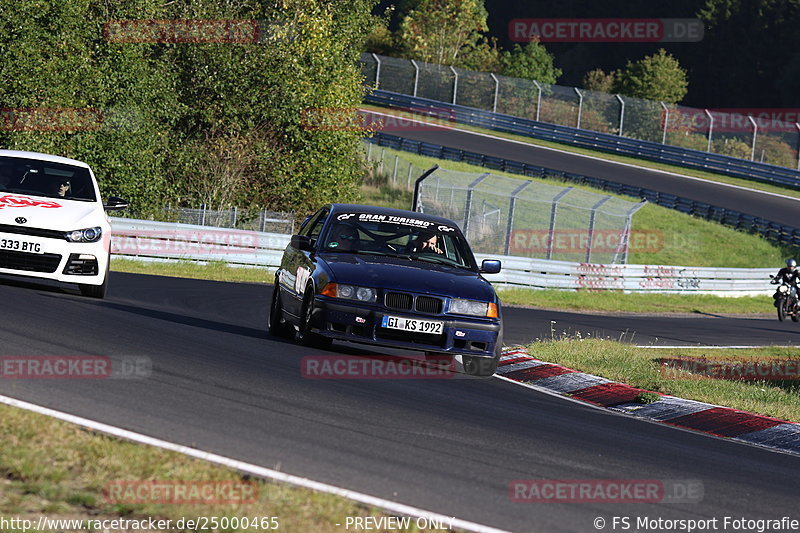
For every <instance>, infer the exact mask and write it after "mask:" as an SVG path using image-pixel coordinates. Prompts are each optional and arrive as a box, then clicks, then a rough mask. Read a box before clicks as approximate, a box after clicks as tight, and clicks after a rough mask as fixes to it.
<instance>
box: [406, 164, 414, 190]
mask: <svg viewBox="0 0 800 533" xmlns="http://www.w3.org/2000/svg"><path fill="white" fill-rule="evenodd" d="M413 168H414V163H409V164H408V178H406V190H408V189H410V188H411V171H412V169H413Z"/></svg>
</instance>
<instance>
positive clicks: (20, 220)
mask: <svg viewBox="0 0 800 533" xmlns="http://www.w3.org/2000/svg"><path fill="white" fill-rule="evenodd" d="M27 221H28V219H27V218H25V217H17V218H15V219H14V222H16V223H17V224H24V223H26V222H27Z"/></svg>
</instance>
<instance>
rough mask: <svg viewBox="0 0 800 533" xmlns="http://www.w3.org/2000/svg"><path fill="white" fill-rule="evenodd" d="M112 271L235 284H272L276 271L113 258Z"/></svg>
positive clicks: (213, 264)
mask: <svg viewBox="0 0 800 533" xmlns="http://www.w3.org/2000/svg"><path fill="white" fill-rule="evenodd" d="M111 270H113V271H115V272H129V273H131V274H152V275H156V276H170V277H173V278H191V279H207V280H211V281H230V282H235V283H272V282H273V281H274V272H275V270H274V269H265V268H244V267H242V268H237V267H230V266H228V265H226V264H225V263H221V262H210V263H205V264H200V263H197V262H195V261H180V262H176V263H166V262H162V261H137V260H134V259H121V258H119V257H112V258H111Z"/></svg>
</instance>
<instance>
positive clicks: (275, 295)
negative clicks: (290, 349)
mask: <svg viewBox="0 0 800 533" xmlns="http://www.w3.org/2000/svg"><path fill="white" fill-rule="evenodd" d="M268 326H269V334H270V335H272V336H273V337H284V338H292V337H294V327H293V326H292V325H291V324H289V323H288V322H284V320H283V305H282V304H281V290H280V288H279V287H278V284H277V283H276V284H275V288H274V289H273V290H272V304H271V305H270V307H269V322H268Z"/></svg>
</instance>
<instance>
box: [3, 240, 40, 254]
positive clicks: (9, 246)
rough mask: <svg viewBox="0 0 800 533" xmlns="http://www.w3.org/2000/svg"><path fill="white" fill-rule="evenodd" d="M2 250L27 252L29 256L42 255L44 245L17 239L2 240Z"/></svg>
mask: <svg viewBox="0 0 800 533" xmlns="http://www.w3.org/2000/svg"><path fill="white" fill-rule="evenodd" d="M0 250H13V251H15V252H27V253H29V254H42V253H44V252H43V251H42V245H41V244H39V243H35V242H29V241H18V240H16V239H0Z"/></svg>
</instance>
